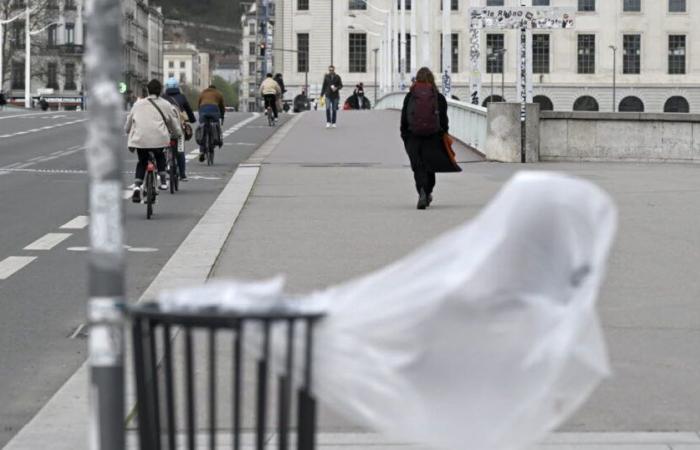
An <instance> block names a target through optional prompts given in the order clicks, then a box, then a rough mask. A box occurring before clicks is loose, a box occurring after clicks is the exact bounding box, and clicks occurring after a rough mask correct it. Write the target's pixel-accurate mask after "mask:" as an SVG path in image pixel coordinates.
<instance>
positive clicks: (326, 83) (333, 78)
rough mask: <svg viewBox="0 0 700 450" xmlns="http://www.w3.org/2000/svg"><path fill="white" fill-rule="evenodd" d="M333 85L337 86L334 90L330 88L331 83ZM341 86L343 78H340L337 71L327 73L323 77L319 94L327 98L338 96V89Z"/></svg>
mask: <svg viewBox="0 0 700 450" xmlns="http://www.w3.org/2000/svg"><path fill="white" fill-rule="evenodd" d="M332 84H333V85H335V87H336V88H337V89H336V90H335V92H333V91H332V90H331V85H332ZM342 88H343V80H342V79H341V78H340V75H338V74H337V73H334V74H330V73H327V74H326V76H325V77H323V87H322V88H321V95H323V96H326V97H328V98H333V99H336V98H340V90H341V89H342Z"/></svg>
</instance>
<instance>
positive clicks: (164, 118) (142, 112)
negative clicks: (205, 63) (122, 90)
mask: <svg viewBox="0 0 700 450" xmlns="http://www.w3.org/2000/svg"><path fill="white" fill-rule="evenodd" d="M162 90H163V85H162V84H161V83H160V81H158V80H155V79H154V80H151V81H150V82H149V83H148V97H146V98H144V99H140V100H137V101H136V103H134V106H133V108H131V111H130V112H129V115H128V117H127V118H126V125H125V126H124V130H125V131H126V134H127V135H129V140H128V146H129V151H130V152H132V153H133V152H134V151H135V152H136V153H137V155H138V158H139V162H138V164H136V178H135V180H134V186H135V187H134V193H133V195H132V197H131V199H132V200H133V202H134V203H139V202H140V201H141V184H142V183H143V177H144V176H145V175H146V166H147V165H148V153H149V152H151V153H153V156H154V157H155V160H156V166H157V168H158V174H159V175H160V185H159V186H158V187H159V189H161V190H166V189H168V183H167V177H166V172H165V155H164V154H163V149H164V148H166V147H168V146H169V145H170V144H171V140H172V139H171V137H174V138H179V137H180V135H182V130H181V129H180V120H179V118H178V117H177V115H176V111H175V108H174V107H173V105H171V104H170V103H169V102H168V101H167V100H165V99H162V98H160V93H161V91H162Z"/></svg>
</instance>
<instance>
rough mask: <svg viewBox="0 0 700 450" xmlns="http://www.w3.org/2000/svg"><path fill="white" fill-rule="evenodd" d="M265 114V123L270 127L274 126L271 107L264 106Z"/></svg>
mask: <svg viewBox="0 0 700 450" xmlns="http://www.w3.org/2000/svg"><path fill="white" fill-rule="evenodd" d="M265 115H266V116H267V124H268V125H270V126H271V127H273V126H275V116H274V114H273V113H272V107H270V106H268V107H266V108H265Z"/></svg>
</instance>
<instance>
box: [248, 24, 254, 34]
mask: <svg viewBox="0 0 700 450" xmlns="http://www.w3.org/2000/svg"><path fill="white" fill-rule="evenodd" d="M248 34H250V35H253V34H255V22H250V23H249V24H248Z"/></svg>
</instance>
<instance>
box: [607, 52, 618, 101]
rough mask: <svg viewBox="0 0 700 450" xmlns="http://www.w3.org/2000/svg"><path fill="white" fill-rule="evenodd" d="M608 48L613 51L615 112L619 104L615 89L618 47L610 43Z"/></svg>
mask: <svg viewBox="0 0 700 450" xmlns="http://www.w3.org/2000/svg"><path fill="white" fill-rule="evenodd" d="M608 48H609V49H610V50H612V51H613V92H612V100H613V102H612V110H613V112H615V111H617V105H616V99H615V94H616V92H615V90H616V88H617V79H616V77H617V47H615V46H614V45H608Z"/></svg>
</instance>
